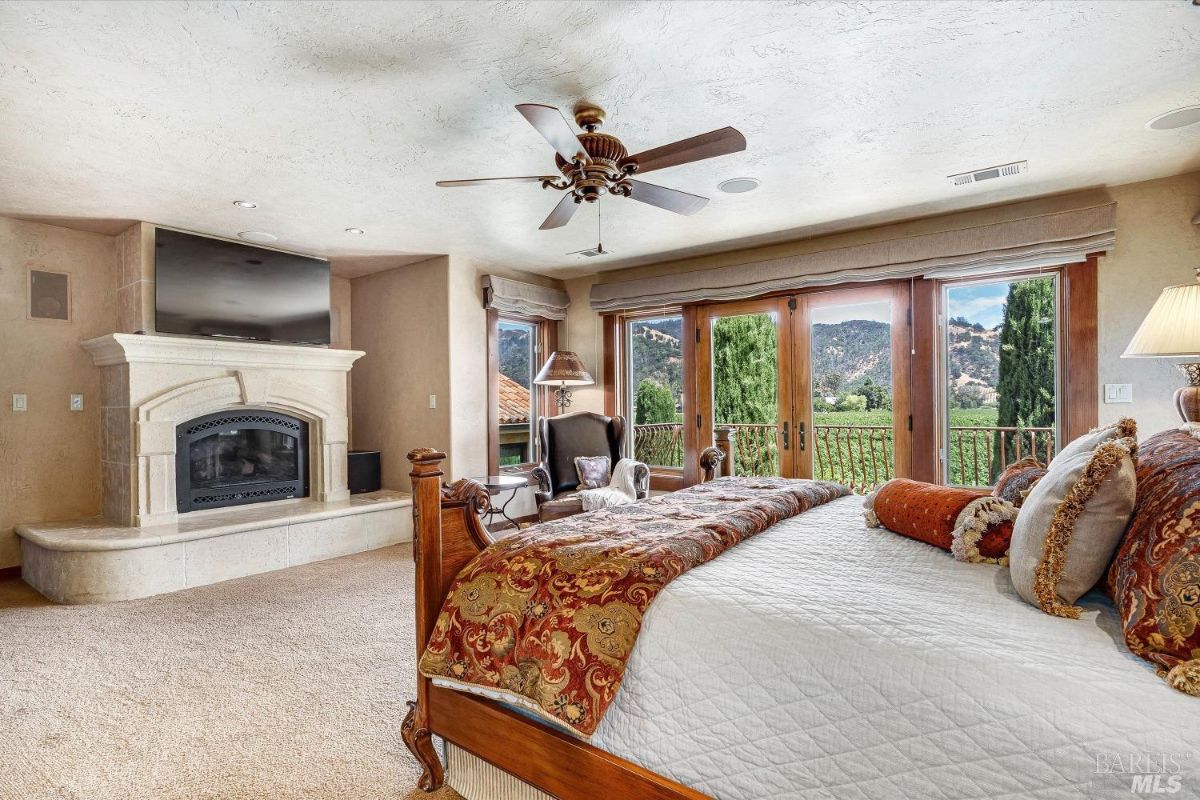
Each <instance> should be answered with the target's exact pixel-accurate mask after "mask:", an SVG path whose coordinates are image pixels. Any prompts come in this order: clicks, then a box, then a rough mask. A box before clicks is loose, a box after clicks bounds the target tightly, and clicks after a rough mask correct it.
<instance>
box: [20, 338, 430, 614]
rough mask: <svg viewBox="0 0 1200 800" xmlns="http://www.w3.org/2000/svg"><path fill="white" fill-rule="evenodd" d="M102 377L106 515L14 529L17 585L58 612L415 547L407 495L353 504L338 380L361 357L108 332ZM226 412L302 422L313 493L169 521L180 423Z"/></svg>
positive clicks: (97, 350) (97, 356)
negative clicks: (18, 553) (60, 605)
mask: <svg viewBox="0 0 1200 800" xmlns="http://www.w3.org/2000/svg"><path fill="white" fill-rule="evenodd" d="M83 347H84V348H85V349H86V350H87V351H88V352H89V353H90V354H91V355H92V358H93V360H94V362H95V364H96V366H98V367H99V368H100V369H101V371H102V385H103V401H102V405H103V410H102V438H103V441H102V448H101V454H102V455H101V457H102V459H103V464H102V466H103V509H104V517H103V519H100V518H97V519H92V520H78V521H73V522H67V523H46V524H38V525H20V526H17V529H16V532H17V534H18V536H20V537H21V539H22V541H21V548H22V575H23V577H24V578H25V580H26V581H27V582H28V583H30V584H31V585H32V586H33V587H34V588H36V589H38V590H39V591H41V592H42V593H43V594H45V595H46V596H48V597H50V598H51V599H54V600H58V601H59V602H68V603H70V602H103V601H106V600H125V599H131V598H134V597H145V596H148V595H152V594H159V593H161V592H165V591H174V590H176V589H182V588H185V587H187V586H197V585H202V584H204V583H213V582H215V581H218V580H226V579H228V578H233V577H240V576H242V575H250V574H254V573H257V572H264V571H267V570H271V569H279V568H281V567H286V566H291V565H293V564H301V563H306V562H308V561H316V560H319V559H321V558H331V557H334V556H339V555H346V554H349V553H353V552H359V551H361V550H368V549H372V548H374V547H383V546H386V545H388V544H395V543H397V542H401V541H407V540H409V539H411V538H412V519H411V505H412V503H411V499H410V498H409V496H408V495H406V494H403V493H400V492H379V493H371V494H369V495H358V496H356V497H354V498H350V494H349V491H348V489H347V485H346V452H347V449H348V441H349V424H348V419H347V401H346V373H347V372H348V371H349V370H350V368H351V366H352V365H353V363H354V362H355V360H357V359H358V358H360V357H361V356H362V355H363V353H362V352H360V351H357V350H338V349H332V348H323V347H307V346H300V345H282V344H264V343H257V342H241V341H226V340H216V339H199V338H186V337H175V336H158V335H138V334H121V333H117V334H112V335H109V336H102V337H100V338H98V339H91V340H89V341H86V342H84V343H83ZM231 410H260V411H276V412H281V413H284V414H288V415H291V416H293V417H296V418H298V419H300V420H303V421H304V422H306V423H307V425H308V463H307V468H308V476H307V477H308V484H309V497H308V498H305V499H295V500H277V501H274V502H266V503H259V504H255V505H249V506H239V507H234V508H223V509H212V510H202V511H192V512H189V513H185V514H180V513H178V511H177V506H176V495H175V488H176V487H175V482H176V460H175V456H176V440H177V436H176V426H178V425H179V424H181V423H183V422H187V421H189V420H192V419H195V418H197V417H201V416H204V415H206V414H213V413H216V412H223V411H231Z"/></svg>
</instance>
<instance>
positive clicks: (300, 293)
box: [154, 228, 330, 344]
mask: <svg viewBox="0 0 1200 800" xmlns="http://www.w3.org/2000/svg"><path fill="white" fill-rule="evenodd" d="M329 275H330V272H329V262H328V261H325V260H324V259H320V258H312V257H311V256H302V255H296V254H294V253H284V252H281V251H279V250H269V249H267V248H265V247H254V246H252V245H246V244H238V243H236V242H227V241H225V240H223V239H212V238H210V237H207V236H197V235H195V234H191V233H181V232H179V231H173V230H169V229H167V228H156V229H155V232H154V294H155V302H154V327H155V329H156V330H157V331H158V332H159V333H181V334H187V335H190V336H222V337H226V338H233V339H257V340H260V341H270V342H298V343H302V344H329Z"/></svg>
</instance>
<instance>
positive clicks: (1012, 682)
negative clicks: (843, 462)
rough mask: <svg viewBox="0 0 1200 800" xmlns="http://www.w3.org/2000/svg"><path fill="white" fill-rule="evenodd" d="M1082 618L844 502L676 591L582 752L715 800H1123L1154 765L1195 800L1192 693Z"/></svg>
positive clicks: (1095, 606) (1097, 610) (1116, 634)
mask: <svg viewBox="0 0 1200 800" xmlns="http://www.w3.org/2000/svg"><path fill="white" fill-rule="evenodd" d="M1083 606H1084V608H1085V613H1084V615H1083V619H1081V620H1066V619H1058V618H1053V617H1049V616H1047V615H1045V614H1043V613H1042V612H1041V611H1039V610H1037V609H1035V608H1032V607H1031V606H1028V605H1026V604H1025V603H1024V602H1022V601H1021V600H1020V599H1019V598H1018V597H1017V595H1016V593H1015V592H1014V591H1013V589H1012V586H1011V584H1010V582H1009V579H1008V575H1007V574H1006V572H1005V570H1003V569H1000V568H997V567H993V566H984V565H975V564H962V563H959V562H957V561H954V560H953V559H952V558H951V557H950V555H949V554H947V553H944V552H942V551H940V550H936V549H934V548H932V547H929V546H927V545H924V544H920V543H918V542H913V541H910V540H908V539H904V538H902V537H900V536H896V535H894V534H891V533H888V532H885V531H879V530H873V529H867V528H866V527H865V526H864V525H863V521H862V499H861V498H856V497H847V498H843V499H840V500H837V501H834V502H833V503H830V504H828V505H825V506H822V507H819V508H816V509H814V510H812V511H810V512H808V513H807V514H803V515H801V516H799V517H796V518H794V519H791V520H789V521H787V522H784V523H781V524H779V525H777V526H775V527H774V528H772V529H771V530H769V531H767V532H765V533H762V534H760V535H759V536H757V537H755V538H753V539H750V540H749V541H746V542H744V543H742V544H741V545H739V546H737V547H735V548H733V549H732V550H730V551H728V552H726V553H725V554H724V555H722V556H720V557H719V558H717V559H716V560H714V561H712V562H710V563H708V564H706V565H704V566H701V567H697V568H696V569H694V570H692V571H691V572H689V573H687V574H686V575H684V576H682V577H680V578H678V579H677V580H675V581H674V582H673V583H672V584H670V585H669V586H668V587H667V588H666V590H665V591H663V592H662V594H660V595H659V597H658V598H657V599H656V600H655V601H654V604H653V605H652V606H651V608H650V610H649V612H648V614H647V616H646V618H645V623H644V627H643V629H642V632H641V636H640V638H639V639H638V642H637V645H636V647H635V649H634V651H633V655H632V658H631V660H630V662H629V668H628V672H627V673H626V677H625V682H624V685H623V687H622V688H621V691H620V693H619V694H618V696H617V699H616V701H615V703H614V704H613V705H612V706H611V708H610V709H609V711H608V714H607V716H606V717H605V719H604V720H603V722H602V724H601V726H600V729H599V730H598V731H597V732H596V734H595V736H594V737H593V738H592V743H593V744H595V745H596V746H598V747H601V748H603V749H605V750H608V751H610V752H612V753H615V754H617V755H620V756H622V757H624V758H627V759H630V760H632V761H634V762H637V763H639V764H641V765H643V766H645V767H647V768H649V769H651V770H654V771H655V772H659V773H662V774H664V775H668V776H670V777H672V778H674V779H675V780H678V781H680V782H682V783H684V784H686V785H688V786H692V787H694V788H696V789H698V790H700V791H702V792H705V793H707V794H709V795H711V796H713V797H715V798H720V799H721V800H769V799H770V798H781V799H782V798H839V800H840V799H842V798H888V800H895V799H897V798H922V799H923V798H977V797H989V798H999V797H1003V798H1010V797H1011V798H1060V797H1071V798H1098V797H1109V796H1111V797H1128V796H1130V790H1131V781H1132V778H1131V776H1129V775H1118V774H1111V773H1107V772H1101V773H1100V774H1098V773H1097V769H1098V767H1099V768H1100V769H1101V770H1106V769H1107V768H1109V767H1113V766H1115V764H1116V762H1115V761H1114V759H1120V764H1121V766H1122V767H1126V766H1127V765H1130V762H1131V756H1142V760H1141V761H1139V764H1141V769H1143V770H1145V769H1150V768H1151V767H1152V766H1153V764H1154V763H1156V762H1152V761H1146V760H1145V759H1146V757H1157V758H1158V759H1159V761H1158V762H1157V763H1161V761H1162V758H1161V756H1162V754H1164V753H1165V754H1168V755H1174V756H1175V758H1176V761H1177V766H1178V770H1177V771H1178V772H1179V777H1178V778H1177V782H1178V784H1179V791H1178V792H1177V793H1175V794H1174V795H1173V796H1175V797H1200V700H1197V699H1194V698H1190V697H1187V696H1185V695H1182V694H1180V693H1178V692H1176V691H1174V690H1172V689H1170V688H1168V687H1167V686H1166V685H1165V684H1164V683H1163V682H1162V681H1161V680H1160V679H1159V678H1157V677H1156V676H1155V675H1154V673H1153V671H1152V670H1151V669H1150V667H1149V666H1148V665H1146V664H1145V663H1144V662H1142V661H1141V660H1139V659H1137V658H1135V657H1134V656H1133V655H1132V654H1130V653H1129V651H1128V650H1126V648H1125V646H1124V644H1123V642H1122V639H1121V634H1120V629H1119V626H1118V623H1117V620H1116V615H1115V612H1114V611H1113V609H1112V607H1111V605H1108V604H1107V601H1106V600H1105V599H1104V598H1102V597H1101V596H1099V595H1098V594H1095V593H1093V594H1092V595H1089V596H1088V597H1086V598H1084V602H1083ZM1167 767H1168V772H1170V771H1171V769H1170V767H1171V763H1170V762H1168V763H1167ZM1160 785H1161V786H1162V787H1164V788H1167V787H1168V786H1169V784H1168V782H1167V781H1166V779H1165V778H1164V779H1163V780H1162V782H1161V784H1160Z"/></svg>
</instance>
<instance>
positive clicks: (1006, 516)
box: [863, 478, 1017, 564]
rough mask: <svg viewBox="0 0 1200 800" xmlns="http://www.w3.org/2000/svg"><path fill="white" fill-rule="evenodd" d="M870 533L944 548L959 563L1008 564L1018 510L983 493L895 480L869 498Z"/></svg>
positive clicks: (865, 503) (904, 479) (867, 515)
mask: <svg viewBox="0 0 1200 800" xmlns="http://www.w3.org/2000/svg"><path fill="white" fill-rule="evenodd" d="M863 509H864V511H865V514H866V518H867V525H868V527H872V528H879V527H883V528H887V529H888V530H890V531H892V532H893V533H898V534H900V535H901V536H907V537H908V538H910V539H916V540H917V541H918V542H925V544H931V545H933V546H934V547H940V548H941V549H943V550H947V551H949V552H950V553H952V554H953V555H954V557H955V558H957V559H958V560H959V561H970V562H973V563H977V564H1007V563H1008V555H1007V553H1008V540H1009V538H1010V537H1011V536H1012V530H1013V520H1014V519H1016V517H1017V509H1016V507H1015V506H1014V505H1013V504H1012V503H1009V502H1008V501H1006V500H1001V499H1000V498H998V497H993V496H992V495H991V494H990V493H989V492H986V491H982V490H979V489H961V488H958V487H956V486H938V485H935V484H932V483H921V482H920V481H910V480H908V479H907V478H894V479H892V480H890V481H888V482H887V483H885V484H884V485H883V486H880V487H879V488H878V489H876V490H875V491H874V492H872V493H871V494H869V495H867V499H866V501H865V502H864V503H863Z"/></svg>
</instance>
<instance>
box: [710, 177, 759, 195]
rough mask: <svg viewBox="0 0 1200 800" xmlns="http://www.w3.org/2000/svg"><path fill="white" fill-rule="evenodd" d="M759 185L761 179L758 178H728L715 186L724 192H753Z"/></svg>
mask: <svg viewBox="0 0 1200 800" xmlns="http://www.w3.org/2000/svg"><path fill="white" fill-rule="evenodd" d="M761 185H762V181H760V180H759V179H758V178H730V179H729V180H727V181H721V182H720V183H718V184H717V188H718V189H720V190H721V191H722V192H725V193H726V194H745V193H746V192H753V191H754V190H755V189H757V188H758V187H759V186H761Z"/></svg>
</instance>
